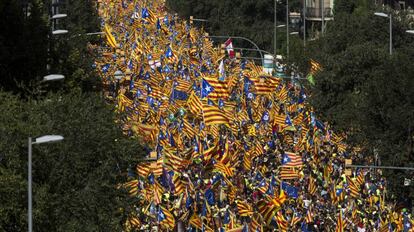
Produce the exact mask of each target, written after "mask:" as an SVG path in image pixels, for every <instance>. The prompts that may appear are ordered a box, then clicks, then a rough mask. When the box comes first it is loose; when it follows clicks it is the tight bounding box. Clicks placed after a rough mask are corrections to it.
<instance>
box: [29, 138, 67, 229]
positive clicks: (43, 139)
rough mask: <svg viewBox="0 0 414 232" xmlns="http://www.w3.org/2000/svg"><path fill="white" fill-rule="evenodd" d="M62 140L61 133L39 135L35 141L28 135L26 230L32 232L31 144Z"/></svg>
mask: <svg viewBox="0 0 414 232" xmlns="http://www.w3.org/2000/svg"><path fill="white" fill-rule="evenodd" d="M61 140H63V136H61V135H45V136H41V137H39V138H37V139H35V141H34V142H33V141H32V138H31V137H29V148H28V165H27V166H28V169H27V170H28V177H27V182H28V212H27V217H28V231H29V232H33V211H32V206H33V204H32V145H33V144H41V143H52V142H58V141H61Z"/></svg>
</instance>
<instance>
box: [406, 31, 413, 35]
mask: <svg viewBox="0 0 414 232" xmlns="http://www.w3.org/2000/svg"><path fill="white" fill-rule="evenodd" d="M405 32H407V33H408V34H413V35H414V30H406V31H405Z"/></svg>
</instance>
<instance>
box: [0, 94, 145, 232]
mask: <svg viewBox="0 0 414 232" xmlns="http://www.w3.org/2000/svg"><path fill="white" fill-rule="evenodd" d="M0 111H1V112H2V113H1V114H0V137H1V140H0V151H1V152H0V205H1V207H0V230H1V231H26V228H27V181H26V180H27V138H28V137H29V136H32V137H37V136H41V135H45V134H60V135H63V136H64V137H65V139H64V140H63V141H62V142H59V143H56V144H39V145H34V146H33V183H34V184H33V203H34V204H33V213H34V220H33V224H34V230H35V231H121V230H122V224H121V222H122V220H124V219H125V218H124V217H125V216H126V214H127V212H128V211H129V210H132V209H129V208H128V205H130V202H129V201H131V200H132V199H130V198H129V197H128V195H127V193H126V192H125V191H123V190H122V189H117V186H118V185H119V184H120V183H123V182H125V181H126V179H127V174H126V173H127V169H128V167H129V164H134V163H137V162H138V159H140V158H141V157H142V156H143V148H142V147H141V146H140V145H139V143H138V141H137V140H136V139H131V138H126V137H125V136H124V135H123V134H122V132H121V130H120V128H119V126H118V125H117V124H115V123H114V121H115V120H116V118H115V115H114V113H113V109H112V108H111V107H109V106H108V105H107V104H106V102H105V101H104V100H103V98H102V97H101V96H99V95H97V94H94V93H89V94H81V93H69V94H64V95H59V94H50V95H47V96H46V97H45V98H42V99H38V100H28V101H25V100H20V99H19V98H18V97H16V96H13V95H11V94H8V93H4V92H0Z"/></svg>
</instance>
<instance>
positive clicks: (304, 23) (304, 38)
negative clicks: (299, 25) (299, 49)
mask: <svg viewBox="0 0 414 232" xmlns="http://www.w3.org/2000/svg"><path fill="white" fill-rule="evenodd" d="M303 47H304V48H305V47H306V0H303Z"/></svg>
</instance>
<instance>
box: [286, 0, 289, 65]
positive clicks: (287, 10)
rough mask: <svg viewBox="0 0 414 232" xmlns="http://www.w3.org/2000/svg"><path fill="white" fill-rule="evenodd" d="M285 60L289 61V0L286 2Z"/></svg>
mask: <svg viewBox="0 0 414 232" xmlns="http://www.w3.org/2000/svg"><path fill="white" fill-rule="evenodd" d="M286 48H287V49H286V58H287V59H289V0H286Z"/></svg>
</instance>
